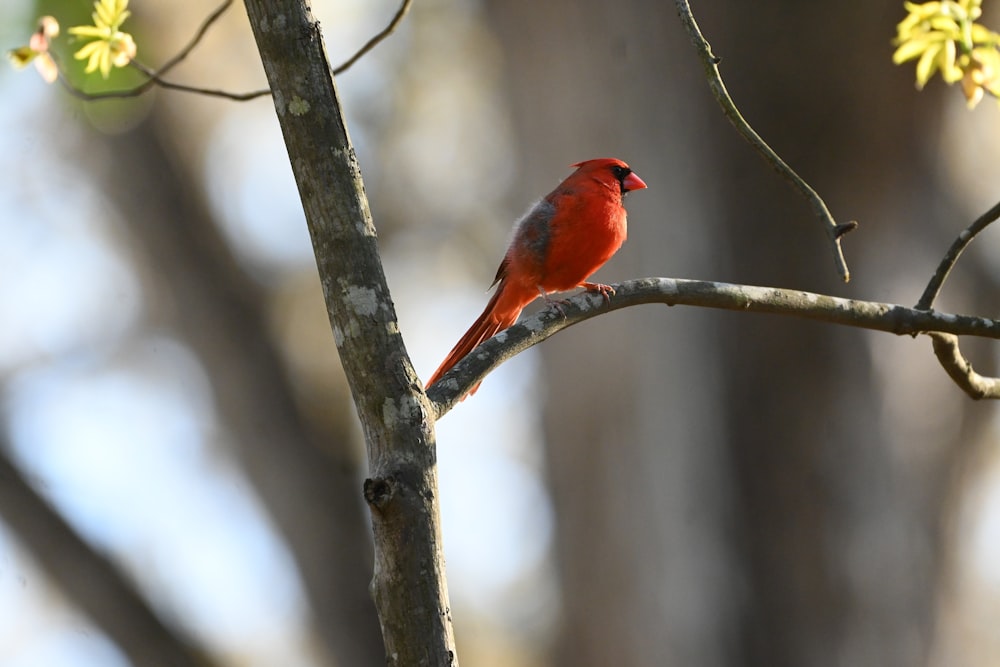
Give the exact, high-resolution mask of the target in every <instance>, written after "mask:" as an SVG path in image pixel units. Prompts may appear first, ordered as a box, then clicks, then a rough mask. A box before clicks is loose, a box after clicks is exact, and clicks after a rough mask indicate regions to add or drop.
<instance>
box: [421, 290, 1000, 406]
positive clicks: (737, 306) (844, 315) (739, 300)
mask: <svg viewBox="0 0 1000 667" xmlns="http://www.w3.org/2000/svg"><path fill="white" fill-rule="evenodd" d="M613 287H614V288H615V295H614V296H613V297H611V301H610V302H609V303H605V301H604V299H603V298H601V297H600V296H596V295H593V294H591V293H589V292H584V293H582V294H578V295H576V296H573V297H571V298H569V299H567V300H566V301H564V302H560V304H559V308H558V309H556V308H552V307H550V308H546V309H544V310H542V311H540V312H538V313H536V314H535V315H532V316H531V317H528V318H526V319H525V320H524V321H522V322H521V323H520V324H516V325H514V326H512V327H511V328H509V329H507V330H506V331H502V332H500V333H499V334H497V335H496V336H495V337H493V338H491V339H490V340H488V341H486V342H485V343H483V344H482V345H480V346H479V347H477V348H476V349H475V351H474V352H472V353H470V354H469V355H467V356H466V357H465V358H464V359H463V360H462V361H460V362H458V363H457V364H456V365H455V367H454V368H453V369H452V370H450V371H449V372H448V373H446V374H445V376H444V377H443V378H442V379H441V380H440V381H439V382H437V383H435V384H434V385H433V386H432V387H430V388H428V390H427V396H428V397H429V398H430V399H431V400H432V401H433V402H434V410H435V413H436V417H437V418H440V417H441V416H443V415H444V414H445V413H447V412H448V411H449V410H451V408H452V407H454V406H455V404H456V403H457V402H458V400H459V399H460V398H461V397H462V396H464V395H465V394H466V393H468V391H469V389H470V388H471V387H473V386H475V385H476V383H478V382H481V381H482V379H483V378H484V377H485V376H486V375H487V374H488V373H489V372H490V371H492V370H493V369H494V368H496V367H497V366H499V365H500V364H501V363H502V362H503V361H505V360H507V359H509V358H510V357H512V356H514V355H515V354H517V353H518V352H521V351H523V350H525V349H527V348H529V347H531V346H532V345H536V344H538V343H540V342H542V341H543V340H545V339H546V338H548V337H549V336H551V335H553V334H555V333H556V332H558V331H561V330H562V329H565V328H566V327H568V326H572V325H574V324H578V323H580V322H583V321H584V320H587V319H590V318H591V317H595V316H597V315H601V314H604V313H607V312H610V311H612V310H618V309H620V308H627V307H629V306H636V305H639V304H645V303H662V304H666V305H668V306H674V305H688V306H700V307H703V308H720V309H723V310H734V311H740V312H754V313H771V314H774V315H786V316H791V317H798V318H804V319H810V320H816V321H821V322H827V323H830V324H841V325H845V326H852V327H858V328H862V329H871V330H874V331H884V332H887V333H893V334H897V335H917V334H925V333H931V332H940V333H946V334H954V335H960V336H978V337H982V338H992V339H995V340H1000V320H991V319H988V318H984V317H974V316H970V315H952V314H948V313H939V312H936V311H933V310H926V309H922V310H921V309H917V308H907V307H905V306H901V305H896V304H892V303H878V302H874V301H858V300H854V299H842V298H838V297H833V296H827V295H824V294H814V293H811V292H802V291H799V290H789V289H780V288H776V287H755V286H753V285H732V284H728V283H717V282H706V281H700V280H679V279H676V280H675V279H672V278H643V279H639V280H629V281H626V282H624V283H621V284H620V285H613Z"/></svg>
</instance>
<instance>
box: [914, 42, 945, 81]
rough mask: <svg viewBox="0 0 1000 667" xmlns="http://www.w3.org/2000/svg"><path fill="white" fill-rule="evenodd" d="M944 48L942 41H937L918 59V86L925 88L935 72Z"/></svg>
mask: <svg viewBox="0 0 1000 667" xmlns="http://www.w3.org/2000/svg"><path fill="white" fill-rule="evenodd" d="M943 48H944V45H943V44H942V43H941V42H935V43H934V44H931V45H930V46H929V47H928V48H927V50H926V51H924V53H923V55H921V56H920V60H918V61H917V88H923V87H924V86H925V85H926V84H927V82H928V81H929V80H930V78H931V76H932V75H933V74H934V70H935V69H936V68H937V65H938V55H940V53H941V50H942V49H943Z"/></svg>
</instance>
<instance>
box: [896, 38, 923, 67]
mask: <svg viewBox="0 0 1000 667" xmlns="http://www.w3.org/2000/svg"><path fill="white" fill-rule="evenodd" d="M930 45H931V42H930V41H929V40H927V39H911V40H909V41H907V42H903V43H902V44H900V46H899V48H898V49H896V52H895V53H893V54H892V62H894V63H896V64H897V65H900V64H902V63H905V62H906V61H907V60H913V59H914V58H916V57H918V56H919V55H920V54H921V53H923V52H924V51H926V50H927V48H928V47H929V46H930Z"/></svg>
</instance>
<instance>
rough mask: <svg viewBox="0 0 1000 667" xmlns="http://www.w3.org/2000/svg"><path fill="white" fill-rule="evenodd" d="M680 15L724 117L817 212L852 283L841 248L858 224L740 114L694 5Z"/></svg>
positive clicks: (682, 5) (681, 6)
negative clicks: (837, 211) (841, 214)
mask: <svg viewBox="0 0 1000 667" xmlns="http://www.w3.org/2000/svg"><path fill="white" fill-rule="evenodd" d="M676 4H677V13H678V15H679V16H680V18H681V23H683V24H684V29H685V30H686V31H687V33H688V36H689V37H690V38H691V43H692V44H694V47H695V50H696V51H697V52H698V56H699V57H700V58H701V60H702V64H703V65H704V68H705V76H706V77H707V78H708V85H709V87H710V88H711V89H712V94H713V95H715V99H716V100H717V101H718V102H719V105H720V106H721V107H722V111H723V113H724V114H725V115H726V118H728V119H729V122H730V123H732V124H733V126H734V127H736V129H737V130H738V131H739V133H740V134H741V135H743V138H744V139H746V140H747V142H748V143H749V144H750V145H751V146H753V148H754V149H755V150H756V151H757V152H758V153H760V155H761V157H763V158H764V160H765V161H766V162H767V163H768V164H770V165H771V167H772V168H773V169H774V170H775V171H776V172H778V174H780V175H781V176H783V177H784V178H785V179H786V180H787V181H789V182H790V183H791V184H792V185H793V186H795V188H796V189H798V191H799V192H800V193H801V194H802V196H803V197H805V199H806V201H808V202H809V205H810V206H811V207H812V209H813V213H814V214H815V216H816V217H817V218H818V219H819V221H820V222H821V223H822V224H823V226H824V229H825V230H826V235H827V238H828V239H829V241H830V247H831V249H832V250H833V259H834V262H835V263H836V265H837V272H838V273H839V274H840V277H841V278H842V279H843V280H844V282H845V283H846V282H848V281H849V280H850V279H851V272H850V270H849V269H848V268H847V261H846V260H845V259H844V250H843V248H842V247H841V245H840V239H841V237H843V236H844V234H846V233H848V232H850V231H853V230H854V229H856V228H857V226H858V223H857V222H855V221H854V220H851V221H850V222H844V223H837V221H835V220H834V219H833V215H831V214H830V210H829V209H828V208H827V207H826V203H825V202H824V201H823V199H822V198H821V197H820V196H819V195H818V194H817V193H816V191H815V190H813V189H812V187H811V186H810V185H809V184H808V183H806V182H805V180H804V179H803V178H802V177H801V176H799V175H798V174H797V173H795V171H794V170H793V169H792V168H791V167H789V166H788V164H787V163H786V162H785V161H784V160H782V159H781V157H780V156H779V155H778V154H777V153H775V152H774V150H773V149H772V148H771V147H770V146H768V145H767V142H766V141H764V139H763V138H761V136H760V135H759V134H757V132H756V130H754V129H753V127H751V126H750V123H748V122H747V121H746V119H744V118H743V114H741V113H740V110H739V108H737V106H736V103H735V102H734V101H733V98H732V96H730V94H729V91H728V90H726V84H725V82H723V80H722V74H720V73H719V63H720V62H721V61H722V59H721V58H719V57H718V56H716V55H715V54H714V53H712V47H711V45H709V43H708V41H707V40H706V39H705V37H704V35H702V33H701V29H700V28H698V23H697V22H696V21H695V20H694V14H692V13H691V5H690V4H689V3H688V2H687V0H676Z"/></svg>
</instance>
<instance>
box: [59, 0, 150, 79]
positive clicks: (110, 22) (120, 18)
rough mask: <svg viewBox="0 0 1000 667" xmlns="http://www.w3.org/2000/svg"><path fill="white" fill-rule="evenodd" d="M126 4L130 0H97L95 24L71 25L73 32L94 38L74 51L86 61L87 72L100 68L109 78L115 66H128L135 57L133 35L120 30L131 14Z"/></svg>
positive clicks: (79, 57)
mask: <svg viewBox="0 0 1000 667" xmlns="http://www.w3.org/2000/svg"><path fill="white" fill-rule="evenodd" d="M127 7H128V0H97V1H96V2H95V3H94V13H93V14H92V17H93V19H94V25H83V26H76V27H73V28H70V29H69V33H70V34H71V35H76V36H77V37H84V38H90V39H93V40H94V41H92V42H90V43H88V44H86V45H85V46H84V47H83V48H81V49H80V50H79V51H77V52H76V53H74V54H73V57H74V58H76V59H77V60H86V61H87V67H86V69H85V70H84V71H85V72H87V73H88V74H89V73H91V72H94V71H96V70H100V71H101V76H103V77H104V78H105V79H106V78H108V75H109V74H110V73H111V67H112V66H114V67H125V66H126V65H128V64H129V62H130V61H131V60H132V59H133V58H135V52H136V47H135V41H134V40H133V39H132V35H130V34H128V33H127V32H122V31H121V30H119V28H120V27H121V25H122V23H124V22H125V19H127V18H128V17H129V15H130V14H131V12H129V11H128V9H127Z"/></svg>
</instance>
